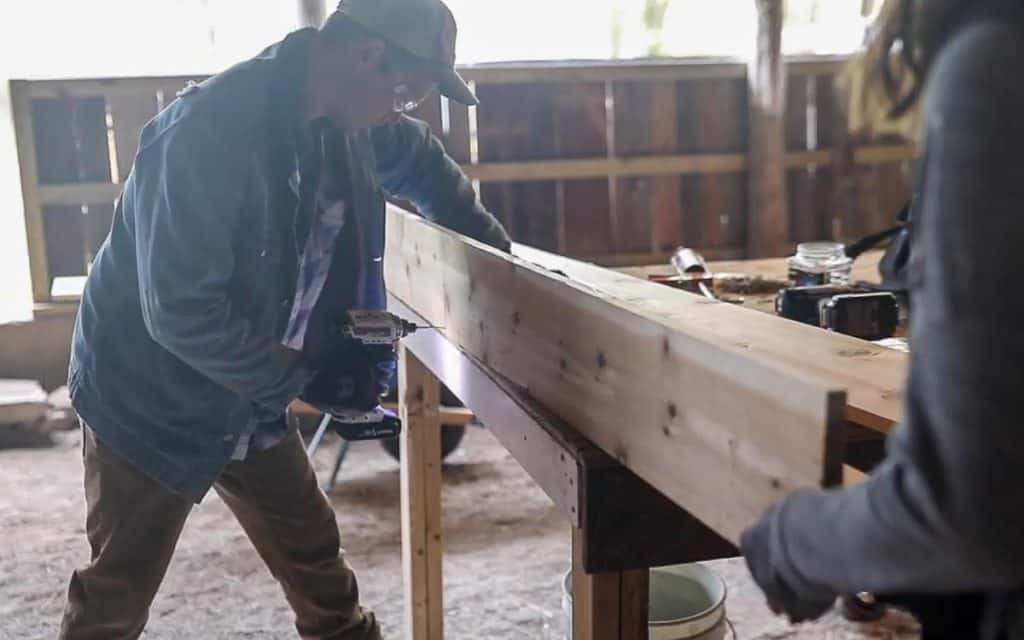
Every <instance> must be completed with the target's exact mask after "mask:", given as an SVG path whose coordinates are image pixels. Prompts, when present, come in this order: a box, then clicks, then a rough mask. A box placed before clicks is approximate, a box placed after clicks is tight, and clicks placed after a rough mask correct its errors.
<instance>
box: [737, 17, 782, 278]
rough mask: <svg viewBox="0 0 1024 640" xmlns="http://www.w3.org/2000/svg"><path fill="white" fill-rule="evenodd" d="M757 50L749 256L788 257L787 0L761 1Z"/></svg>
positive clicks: (752, 77)
mask: <svg viewBox="0 0 1024 640" xmlns="http://www.w3.org/2000/svg"><path fill="white" fill-rule="evenodd" d="M756 5H757V13H758V21H757V24H758V30H757V46H756V49H755V52H754V57H753V58H752V59H751V62H750V69H749V71H748V74H747V77H748V85H749V87H750V203H749V210H748V211H749V215H748V219H747V253H748V255H749V257H752V258H758V257H764V256H772V255H785V253H786V247H787V246H788V243H787V241H786V235H787V233H786V228H787V224H786V219H787V217H788V206H787V204H786V175H785V102H786V76H785V62H784V59H783V57H782V13H783V11H782V9H783V7H782V0H756Z"/></svg>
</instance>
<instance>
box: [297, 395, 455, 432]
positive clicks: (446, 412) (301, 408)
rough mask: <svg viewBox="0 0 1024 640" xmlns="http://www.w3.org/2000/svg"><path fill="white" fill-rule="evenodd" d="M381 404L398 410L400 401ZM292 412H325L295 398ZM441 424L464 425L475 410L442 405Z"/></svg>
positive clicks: (303, 414)
mask: <svg viewBox="0 0 1024 640" xmlns="http://www.w3.org/2000/svg"><path fill="white" fill-rule="evenodd" d="M381 406H382V407H384V408H385V409H390V410H391V411H398V403H396V402H383V403H381ZM289 409H291V411H292V413H294V414H296V415H300V416H320V415H323V413H321V412H320V410H319V409H316V408H315V407H313V406H311V405H309V404H306V403H305V402H303V401H302V400H293V401H292V403H291V404H290V405H289ZM438 411H439V412H440V413H439V416H440V418H439V419H440V421H441V426H442V427H444V426H456V427H464V426H466V425H468V424H470V423H471V422H473V420H474V419H475V416H474V415H473V412H472V411H470V410H469V409H467V408H466V407H445V406H442V407H440V408H439V409H438Z"/></svg>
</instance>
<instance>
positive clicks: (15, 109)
mask: <svg viewBox="0 0 1024 640" xmlns="http://www.w3.org/2000/svg"><path fill="white" fill-rule="evenodd" d="M30 86H31V85H30V83H28V82H27V81H25V80H12V81H11V82H10V90H11V114H12V117H13V119H14V137H15V142H16V144H17V147H18V167H19V169H20V171H21V197H22V204H23V206H24V210H25V235H26V236H27V240H28V259H29V270H30V272H31V275H32V299H33V301H34V302H36V303H44V302H48V301H49V299H50V273H49V266H48V265H47V260H46V234H45V232H44V230H43V205H42V202H41V200H40V197H39V166H38V155H37V153H36V139H35V130H34V127H33V126H32V98H31V92H30Z"/></svg>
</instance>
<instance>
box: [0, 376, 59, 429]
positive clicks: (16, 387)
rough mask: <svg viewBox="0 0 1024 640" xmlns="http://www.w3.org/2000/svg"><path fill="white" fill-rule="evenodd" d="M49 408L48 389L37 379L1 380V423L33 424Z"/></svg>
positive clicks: (43, 415) (44, 414)
mask: <svg viewBox="0 0 1024 640" xmlns="http://www.w3.org/2000/svg"><path fill="white" fill-rule="evenodd" d="M49 408H50V403H49V401H48V399H47V395H46V391H44V390H43V388H42V386H40V385H39V383H38V382H36V381H35V380H11V379H2V380H0V425H4V424H17V423H29V424H31V423H33V422H35V421H36V420H39V419H41V418H43V417H45V416H46V411H47V410H48V409H49Z"/></svg>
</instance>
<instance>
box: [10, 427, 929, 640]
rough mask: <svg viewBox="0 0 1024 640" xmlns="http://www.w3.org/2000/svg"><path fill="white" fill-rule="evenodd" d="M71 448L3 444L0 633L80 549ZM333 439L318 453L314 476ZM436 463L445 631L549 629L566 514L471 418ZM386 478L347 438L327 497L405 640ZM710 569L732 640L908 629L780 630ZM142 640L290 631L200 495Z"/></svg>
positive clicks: (285, 612)
mask: <svg viewBox="0 0 1024 640" xmlns="http://www.w3.org/2000/svg"><path fill="white" fill-rule="evenodd" d="M79 442H80V436H79V434H78V432H71V433H68V434H64V435H63V436H62V440H61V442H60V444H59V445H58V446H57V447H54V448H50V449H43V450H9V451H0V532H2V534H0V538H2V543H0V640H13V639H18V640H27V639H43V638H53V637H55V635H56V631H57V628H58V626H59V623H60V614H61V609H62V607H63V602H64V590H65V587H66V582H67V579H68V576H69V574H70V572H71V570H72V569H73V568H74V567H75V566H77V565H79V564H80V563H82V562H83V560H84V559H85V558H86V557H87V553H88V550H87V546H86V542H85V537H84V531H83V523H84V516H85V514H84V511H85V508H84V503H83V499H82V489H81V473H82V470H81V461H80V454H79V446H80V445H79ZM333 447H334V444H332V447H331V448H330V449H329V450H327V449H325V450H324V451H322V452H321V453H319V454H318V455H317V459H316V464H317V467H318V469H319V470H320V471H321V473H325V472H326V469H325V467H327V466H328V465H329V464H330V462H331V460H332V459H333V454H334V448H333ZM448 462H449V464H447V465H446V467H445V469H444V498H443V500H444V505H443V513H444V527H445V538H444V546H445V558H444V579H445V592H444V598H445V622H444V624H445V637H446V638H450V639H454V640H470V639H472V640H481V639H495V640H520V639H522V640H557V639H560V638H561V633H562V632H561V629H562V624H563V620H562V612H561V587H560V581H561V578H562V576H563V574H564V573H565V572H566V570H567V569H568V567H569V557H570V548H569V544H570V542H569V529H568V525H567V523H566V522H565V521H564V520H563V519H562V517H561V515H560V513H559V512H558V511H557V510H556V509H555V507H554V506H553V505H552V503H551V502H550V501H549V500H548V499H547V497H546V496H545V495H544V494H543V492H541V491H540V489H539V488H537V487H536V486H535V485H534V484H533V483H532V482H531V481H530V479H529V477H528V476H527V475H526V474H525V473H524V472H523V471H522V469H521V468H520V467H519V465H518V464H517V463H516V462H515V460H513V459H512V458H511V456H509V455H508V453H507V452H506V451H505V450H504V449H503V448H502V447H501V445H500V444H498V443H497V442H496V441H495V440H494V439H493V438H492V437H491V436H490V435H489V434H488V433H487V432H486V431H484V430H482V429H478V428H471V429H470V430H469V433H468V434H467V436H466V438H465V440H464V441H463V446H462V448H461V449H460V450H459V451H457V452H456V453H455V454H453V456H452V457H450V458H449V461H448ZM398 486H399V479H398V465H397V463H396V462H395V461H394V460H392V459H391V458H390V457H389V456H388V455H387V454H386V453H384V452H383V450H382V449H380V447H379V446H377V445H376V444H375V443H364V444H360V445H357V446H355V447H353V450H352V452H351V454H350V456H349V458H348V460H347V461H346V465H345V468H344V469H343V470H342V475H341V479H340V482H339V485H338V486H337V488H336V489H335V490H334V491H333V492H332V493H331V496H330V498H331V501H332V502H333V504H334V507H335V509H336V510H337V513H338V521H339V525H340V527H341V532H342V541H343V545H344V546H345V549H346V551H347V552H348V557H349V560H350V562H351V563H352V564H353V565H354V566H355V568H356V570H357V571H358V573H359V577H360V585H361V591H362V599H363V601H364V602H365V603H366V604H367V605H368V606H370V607H372V608H373V609H374V610H375V611H376V612H377V614H378V616H379V617H380V619H381V621H382V623H383V625H384V630H385V634H386V637H387V638H401V637H403V633H402V584H401V552H400V539H401V536H400V520H399V512H398ZM713 566H714V567H715V568H716V570H717V571H719V573H720V574H721V575H722V576H723V577H724V578H725V580H726V582H727V584H728V587H729V594H730V596H729V601H728V610H729V616H730V618H731V619H732V620H733V622H734V623H735V627H736V631H737V636H738V637H739V638H741V639H742V640H752V639H754V638H760V639H761V640H765V639H767V638H808V639H809V638H821V637H826V636H827V637H830V638H836V639H849V640H854V639H857V638H869V637H870V638H892V639H894V640H896V639H902V638H913V637H916V632H915V629H914V626H913V624H912V622H910V621H908V620H907V619H906V618H905V617H901V616H899V615H898V614H894V615H893V616H890V619H889V620H887V621H886V622H885V623H883V624H882V625H875V626H872V627H861V626H858V625H851V624H848V623H844V622H842V621H841V620H839V619H838V618H837V617H836V616H835V615H834V614H833V615H831V616H830V617H829V618H828V619H827V620H826V621H824V623H823V624H819V625H803V626H800V627H789V626H787V625H786V624H785V623H784V622H783V621H782V620H780V619H778V618H775V617H774V616H772V615H771V613H770V612H769V611H768V610H767V609H766V608H765V607H764V605H763V603H762V601H761V598H760V595H759V594H758V592H757V589H756V588H755V587H754V586H753V585H752V584H751V583H750V577H749V575H748V574H747V573H746V571H745V570H744V568H743V565H742V562H741V561H739V562H738V561H736V560H733V561H726V562H719V563H715V564H714V565H713ZM143 637H144V638H145V639H147V640H170V639H177V638H182V639H186V638H187V639H188V640H198V639H208V638H209V639H261V640H262V639H271V638H294V637H296V635H295V633H294V630H293V628H292V626H291V612H290V610H289V609H288V606H287V604H286V603H285V601H284V598H283V596H282V595H281V591H280V589H279V588H278V586H277V584H276V583H275V582H274V580H273V578H272V577H271V576H270V574H269V573H268V572H267V570H266V569H265V568H264V566H263V564H262V563H261V561H260V559H259V557H258V556H257V555H256V553H255V551H253V549H252V547H251V545H250V544H249V543H248V541H247V539H246V538H245V535H244V534H243V532H242V530H241V528H240V527H239V526H238V524H237V523H236V522H235V521H234V519H233V517H232V516H231V514H230V512H228V510H227V508H226V507H225V506H224V505H223V504H222V503H221V502H220V500H219V499H217V497H216V496H215V495H213V494H212V493H211V495H210V497H209V498H207V500H206V501H204V502H203V504H202V505H200V506H199V507H197V508H196V510H195V512H194V513H193V514H192V516H191V518H190V519H189V522H188V524H187V525H186V528H185V532H184V534H183V535H182V538H181V541H180V543H179V545H178V550H177V553H176V554H175V557H174V560H173V562H172V563H171V567H170V569H169V571H168V574H167V577H166V579H165V581H164V584H163V586H162V588H161V590H160V593H159V594H158V596H157V598H156V601H155V602H154V604H153V609H152V614H151V617H150V622H149V626H148V628H147V631H146V633H145V634H144V636H143Z"/></svg>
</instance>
